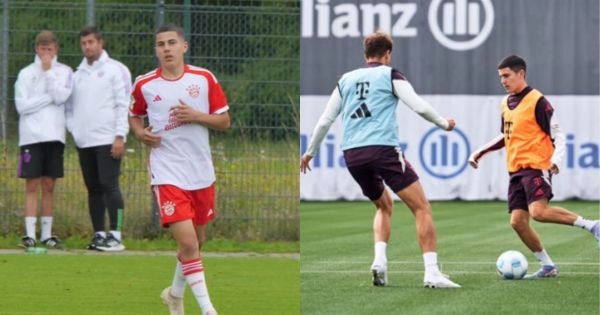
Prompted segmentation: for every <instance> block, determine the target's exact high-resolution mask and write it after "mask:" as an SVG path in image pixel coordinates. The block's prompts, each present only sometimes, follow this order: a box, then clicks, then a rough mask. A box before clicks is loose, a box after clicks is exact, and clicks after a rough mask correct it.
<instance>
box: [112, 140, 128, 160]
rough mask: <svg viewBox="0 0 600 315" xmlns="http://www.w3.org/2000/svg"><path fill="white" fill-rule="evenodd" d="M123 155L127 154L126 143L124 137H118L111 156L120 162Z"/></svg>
mask: <svg viewBox="0 0 600 315" xmlns="http://www.w3.org/2000/svg"><path fill="white" fill-rule="evenodd" d="M123 154H125V141H123V137H121V136H117V137H116V138H115V141H113V144H112V148H110V156H112V157H113V159H115V160H120V159H121V158H123Z"/></svg>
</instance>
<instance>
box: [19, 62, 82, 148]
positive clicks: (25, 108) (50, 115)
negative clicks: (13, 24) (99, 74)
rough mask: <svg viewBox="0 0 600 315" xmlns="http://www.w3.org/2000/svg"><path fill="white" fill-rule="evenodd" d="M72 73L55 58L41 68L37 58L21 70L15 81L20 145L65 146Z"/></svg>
mask: <svg viewBox="0 0 600 315" xmlns="http://www.w3.org/2000/svg"><path fill="white" fill-rule="evenodd" d="M72 77H73V70H71V68H70V67H69V66H67V65H64V64H62V63H59V62H57V61H56V57H54V58H53V59H52V62H51V67H50V70H48V71H44V70H43V69H42V61H41V59H40V58H39V57H38V56H37V55H36V56H35V59H34V61H33V63H32V64H30V65H28V66H27V67H25V68H23V69H21V71H20V72H19V75H18V77H17V81H16V82H15V105H16V108H17V112H18V113H19V146H24V145H27V144H33V143H40V142H49V141H60V142H62V143H65V102H66V100H67V99H68V98H69V96H70V95H71V89H72V85H73V84H72Z"/></svg>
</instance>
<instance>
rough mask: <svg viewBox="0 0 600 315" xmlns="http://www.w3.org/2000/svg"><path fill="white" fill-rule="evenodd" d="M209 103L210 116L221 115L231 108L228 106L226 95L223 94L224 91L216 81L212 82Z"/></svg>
mask: <svg viewBox="0 0 600 315" xmlns="http://www.w3.org/2000/svg"><path fill="white" fill-rule="evenodd" d="M208 102H209V108H208V111H209V114H221V113H224V112H226V111H227V110H228V109H229V106H227V98H226V97H225V93H223V89H222V88H221V85H220V84H219V82H217V81H216V79H215V80H214V81H213V82H212V85H211V87H210V91H209V95H208Z"/></svg>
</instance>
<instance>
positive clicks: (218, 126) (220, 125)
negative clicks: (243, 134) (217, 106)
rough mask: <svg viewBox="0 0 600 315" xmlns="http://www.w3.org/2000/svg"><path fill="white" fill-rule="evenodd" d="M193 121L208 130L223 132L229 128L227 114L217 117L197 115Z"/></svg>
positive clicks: (229, 123) (229, 122)
mask: <svg viewBox="0 0 600 315" xmlns="http://www.w3.org/2000/svg"><path fill="white" fill-rule="evenodd" d="M195 121H196V122H197V123H199V124H202V125H204V126H206V127H208V128H210V129H215V130H225V129H229V127H230V126H231V121H230V119H229V113H223V114H219V115H208V114H204V113H198V115H196V119H195Z"/></svg>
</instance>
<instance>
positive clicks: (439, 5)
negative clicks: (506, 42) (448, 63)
mask: <svg viewBox="0 0 600 315" xmlns="http://www.w3.org/2000/svg"><path fill="white" fill-rule="evenodd" d="M428 21H429V28H430V29H431V33H432V34H433V37H434V38H435V39H436V40H437V41H438V42H439V43H440V44H442V45H444V46H446V47H448V48H450V49H452V50H469V49H473V48H476V47H478V46H479V45H481V44H482V43H483V42H484V41H485V40H486V39H487V38H488V36H489V35H490V33H491V32H492V28H493V26H494V6H493V5H492V2H491V0H478V1H468V0H452V1H444V0H433V1H432V2H431V5H430V6H429V13H428ZM440 25H441V27H440Z"/></svg>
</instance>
